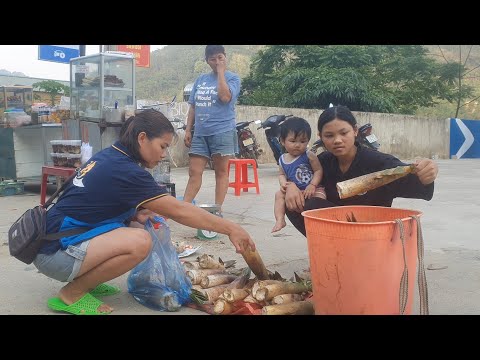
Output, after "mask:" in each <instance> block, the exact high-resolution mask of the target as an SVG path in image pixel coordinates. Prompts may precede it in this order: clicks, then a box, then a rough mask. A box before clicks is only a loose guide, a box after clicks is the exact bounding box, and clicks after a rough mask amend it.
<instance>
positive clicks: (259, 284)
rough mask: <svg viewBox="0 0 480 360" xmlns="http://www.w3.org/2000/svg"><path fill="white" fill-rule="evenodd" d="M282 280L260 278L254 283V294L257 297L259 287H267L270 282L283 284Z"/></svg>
mask: <svg viewBox="0 0 480 360" xmlns="http://www.w3.org/2000/svg"><path fill="white" fill-rule="evenodd" d="M281 283H282V281H280V280H260V281H257V282H255V283H254V284H253V286H252V296H253V297H255V296H256V295H257V291H258V289H261V288H263V287H265V286H266V285H268V284H281Z"/></svg>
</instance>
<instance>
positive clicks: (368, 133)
mask: <svg viewBox="0 0 480 360" xmlns="http://www.w3.org/2000/svg"><path fill="white" fill-rule="evenodd" d="M356 140H357V142H358V143H359V144H360V145H361V146H365V147H367V148H369V149H372V150H378V148H379V147H380V143H379V142H378V139H377V137H376V136H375V134H373V133H372V125H371V124H370V123H368V124H365V125H362V126H360V127H359V128H358V133H357V138H356ZM321 147H322V148H324V146H323V142H322V139H318V140H317V141H315V142H314V143H313V145H312V147H311V148H310V150H311V151H313V152H314V153H315V154H316V153H317V151H318V149H319V148H321Z"/></svg>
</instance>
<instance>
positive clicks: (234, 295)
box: [223, 289, 248, 303]
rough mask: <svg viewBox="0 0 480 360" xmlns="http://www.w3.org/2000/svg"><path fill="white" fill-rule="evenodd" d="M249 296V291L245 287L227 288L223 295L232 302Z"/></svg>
mask: <svg viewBox="0 0 480 360" xmlns="http://www.w3.org/2000/svg"><path fill="white" fill-rule="evenodd" d="M247 296H248V291H247V290H245V289H225V291H224V292H223V297H224V298H225V300H227V301H228V302H230V303H233V302H235V301H238V300H243V299H245V298H246V297H247Z"/></svg>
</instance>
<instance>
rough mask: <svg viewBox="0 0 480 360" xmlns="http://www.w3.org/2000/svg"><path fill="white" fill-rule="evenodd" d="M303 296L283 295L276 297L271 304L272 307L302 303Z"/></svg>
mask: <svg viewBox="0 0 480 360" xmlns="http://www.w3.org/2000/svg"><path fill="white" fill-rule="evenodd" d="M302 300H303V296H302V295H300V294H281V295H277V296H275V297H274V298H273V299H272V301H271V303H272V305H280V304H288V303H291V302H294V301H302Z"/></svg>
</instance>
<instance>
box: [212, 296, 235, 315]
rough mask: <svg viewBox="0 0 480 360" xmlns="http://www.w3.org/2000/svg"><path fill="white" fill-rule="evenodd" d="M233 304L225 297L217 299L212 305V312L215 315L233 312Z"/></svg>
mask: <svg viewBox="0 0 480 360" xmlns="http://www.w3.org/2000/svg"><path fill="white" fill-rule="evenodd" d="M233 309H234V306H233V304H230V303H229V302H227V301H226V300H225V299H217V301H215V305H214V306H213V312H214V313H215V314H217V315H228V314H231V313H232V312H233Z"/></svg>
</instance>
